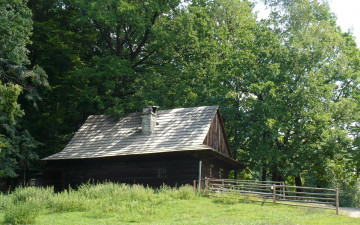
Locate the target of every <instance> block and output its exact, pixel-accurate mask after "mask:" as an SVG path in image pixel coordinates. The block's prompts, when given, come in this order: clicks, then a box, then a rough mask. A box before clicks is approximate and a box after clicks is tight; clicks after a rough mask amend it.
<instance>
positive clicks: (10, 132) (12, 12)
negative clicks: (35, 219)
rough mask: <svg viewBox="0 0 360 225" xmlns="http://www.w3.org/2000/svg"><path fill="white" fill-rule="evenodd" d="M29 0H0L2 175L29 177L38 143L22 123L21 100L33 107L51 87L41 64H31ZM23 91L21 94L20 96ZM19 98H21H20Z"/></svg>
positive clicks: (0, 147)
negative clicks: (29, 53)
mask: <svg viewBox="0 0 360 225" xmlns="http://www.w3.org/2000/svg"><path fill="white" fill-rule="evenodd" d="M26 3H27V1H23V0H10V1H2V2H1V3H0V12H1V13H0V24H1V27H0V33H1V36H0V136H1V140H0V150H1V152H0V162H1V164H0V177H1V178H4V177H17V176H18V175H19V173H20V172H22V173H23V175H24V178H26V171H27V170H28V166H29V163H30V161H32V160H34V159H36V158H37V155H36V153H35V152H34V151H33V149H34V148H35V147H37V146H38V144H39V143H38V142H37V141H35V140H34V138H33V137H32V136H31V135H30V133H29V131H28V130H27V129H26V128H24V127H23V126H22V124H21V116H23V114H24V112H28V110H21V109H20V104H19V103H20V102H22V103H25V104H29V105H31V107H32V108H33V109H34V106H35V107H36V105H37V101H38V100H40V99H41V97H40V95H39V91H40V89H43V88H46V87H47V86H48V82H47V75H46V73H45V72H44V70H42V69H41V68H40V67H39V66H37V65H35V64H33V65H30V60H29V59H28V52H29V51H28V49H27V48H26V45H28V44H30V35H31V29H32V20H31V16H32V14H31V10H30V9H29V8H28V7H27V6H26ZM20 93H21V95H20ZM18 97H19V98H18Z"/></svg>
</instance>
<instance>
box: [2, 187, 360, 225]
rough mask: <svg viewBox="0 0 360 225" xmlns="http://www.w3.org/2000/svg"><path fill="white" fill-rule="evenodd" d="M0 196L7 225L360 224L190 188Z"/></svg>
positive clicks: (97, 189)
mask: <svg viewBox="0 0 360 225" xmlns="http://www.w3.org/2000/svg"><path fill="white" fill-rule="evenodd" d="M0 197H1V199H0V221H2V222H3V223H4V224H8V223H11V224H16V223H19V224H24V223H26V224H29V223H35V224H129V223H137V224H360V220H359V219H354V218H350V217H347V216H344V215H340V216H336V215H335V211H334V210H323V209H312V208H298V207H288V206H281V205H276V206H274V205H272V204H268V203H265V204H262V203H253V202H250V201H248V200H249V199H246V198H237V197H236V196H217V197H216V198H215V197H212V198H208V197H204V196H201V195H199V194H195V193H194V192H193V189H192V187H190V186H185V187H180V188H169V187H166V186H164V187H162V188H160V189H156V190H154V189H151V188H146V187H143V186H139V185H132V186H130V185H124V184H114V183H104V184H96V185H92V184H85V185H83V186H81V187H80V188H79V189H78V190H77V191H75V190H69V191H65V192H62V193H56V194H55V193H53V191H52V189H44V188H33V187H31V188H21V189H17V190H16V191H15V192H13V193H12V194H11V195H1V196H0ZM34 209H36V210H34Z"/></svg>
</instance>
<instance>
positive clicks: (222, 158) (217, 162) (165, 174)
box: [43, 106, 244, 190]
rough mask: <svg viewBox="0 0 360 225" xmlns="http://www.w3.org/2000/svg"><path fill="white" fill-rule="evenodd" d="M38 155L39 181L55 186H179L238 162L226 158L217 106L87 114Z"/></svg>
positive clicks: (216, 174)
mask: <svg viewBox="0 0 360 225" xmlns="http://www.w3.org/2000/svg"><path fill="white" fill-rule="evenodd" d="M43 160H45V161H46V163H45V169H44V184H45V185H47V186H49V185H52V186H54V187H55V189H56V190H62V189H64V188H67V187H68V186H69V185H71V186H72V187H76V186H77V185H79V184H81V183H84V182H88V181H89V180H92V181H95V182H97V181H100V182H101V181H115V182H122V183H130V184H134V183H136V184H144V185H149V186H153V187H157V186H160V185H162V184H167V185H170V186H175V185H178V186H179V185H183V184H192V183H193V180H198V179H199V178H201V179H203V178H205V177H214V178H227V177H228V175H229V171H231V170H234V169H239V168H243V167H244V166H243V165H242V164H241V163H239V162H238V161H235V160H233V159H232V158H231V151H230V147H229V143H228V140H227V136H226V133H225V129H224V123H223V120H222V116H221V113H220V110H219V107H218V106H203V107H194V108H177V109H171V110H158V107H156V106H149V107H145V108H144V109H143V112H142V113H131V114H129V115H127V116H125V117H124V118H121V119H119V120H117V121H114V120H113V119H112V118H109V117H107V116H104V115H98V116H94V115H93V116H89V118H88V119H87V120H86V121H85V123H84V124H83V125H82V126H81V128H80V129H79V131H78V132H77V133H76V134H75V136H74V137H73V138H72V140H71V141H70V142H69V143H68V145H67V146H66V147H65V148H64V150H62V151H61V152H59V153H57V154H54V155H51V156H49V157H47V158H44V159H43Z"/></svg>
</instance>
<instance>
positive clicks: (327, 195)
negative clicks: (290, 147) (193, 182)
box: [205, 178, 339, 215]
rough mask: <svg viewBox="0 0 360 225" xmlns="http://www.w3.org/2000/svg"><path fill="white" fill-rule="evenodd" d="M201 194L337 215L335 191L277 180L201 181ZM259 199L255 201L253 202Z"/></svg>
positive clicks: (336, 194)
mask: <svg viewBox="0 0 360 225" xmlns="http://www.w3.org/2000/svg"><path fill="white" fill-rule="evenodd" d="M205 193H206V194H207V195H209V194H215V193H238V194H240V195H244V196H250V197H254V198H253V199H249V200H250V201H255V202H264V203H273V204H274V205H275V204H282V205H290V206H302V207H313V208H325V209H335V210H336V215H338V214H339V191H338V189H337V188H336V189H329V188H314V187H298V186H289V185H285V184H284V182H277V181H253V180H234V179H214V178H206V179H205ZM259 198H261V199H263V200H256V199H259Z"/></svg>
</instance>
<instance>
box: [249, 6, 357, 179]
mask: <svg viewBox="0 0 360 225" xmlns="http://www.w3.org/2000/svg"><path fill="white" fill-rule="evenodd" d="M267 3H268V4H269V5H270V6H272V10H273V11H272V17H271V20H270V26H269V27H271V28H272V30H273V32H274V34H276V35H277V37H278V38H279V40H280V41H281V42H280V43H281V46H280V47H279V48H277V49H278V50H279V53H280V54H277V56H276V57H272V59H271V63H272V64H273V66H274V67H275V70H272V73H273V74H267V75H266V76H264V77H263V76H261V75H260V74H259V73H255V76H254V77H252V78H251V84H250V88H248V89H247V92H245V93H244V95H245V96H247V97H245V98H244V99H243V103H244V104H247V105H244V106H246V107H244V114H245V115H246V116H245V117H244V118H243V119H244V122H245V123H246V124H247V125H248V127H249V130H250V132H249V133H252V132H251V131H254V132H258V135H253V136H248V137H246V138H245V139H246V140H248V143H247V146H244V151H243V156H244V157H246V156H248V157H249V160H250V161H251V162H253V164H252V165H253V166H254V167H258V168H259V167H260V168H263V169H264V170H265V171H264V172H265V174H266V173H267V174H270V175H271V177H272V179H273V180H279V179H285V178H286V177H288V176H292V177H293V178H294V181H295V183H296V185H299V186H301V185H302V184H303V183H302V181H303V179H302V178H304V177H302V175H308V181H309V182H311V181H310V180H311V178H310V177H315V181H313V182H314V183H313V184H312V185H319V184H323V185H328V184H329V183H328V182H327V178H328V176H327V174H328V173H327V170H328V169H329V167H328V166H329V164H328V162H329V160H330V161H332V160H334V159H335V158H337V157H341V156H344V157H345V156H346V155H347V154H348V153H349V151H350V149H351V140H350V138H349V136H348V131H349V129H348V128H349V125H350V124H351V123H352V122H354V118H355V117H354V115H356V111H354V109H355V107H356V103H355V101H354V99H353V96H352V94H351V91H347V90H351V89H354V88H356V87H357V85H358V78H357V75H356V74H354V73H353V70H354V69H355V68H354V67H353V65H351V64H349V63H348V62H349V60H350V59H351V58H352V56H351V54H349V52H348V50H347V48H348V44H347V42H346V39H345V38H344V34H343V33H342V32H341V30H340V29H339V28H338V27H337V26H336V20H335V18H334V16H333V14H331V13H330V11H329V7H328V5H327V4H326V2H324V3H323V2H318V1H305V0H304V1H267ZM276 68H277V69H276ZM346 86H347V87H346ZM345 93H347V94H345ZM339 112H342V113H341V114H339ZM254 121H255V122H254ZM257 121H260V124H262V125H261V126H260V124H258V123H257ZM259 143H260V144H259ZM335 144H336V145H335ZM330 146H331V147H330ZM335 146H336V148H335ZM264 148H266V149H264ZM340 155H341V156H340ZM253 159H257V160H256V161H254V160H253ZM263 177H266V176H263Z"/></svg>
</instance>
